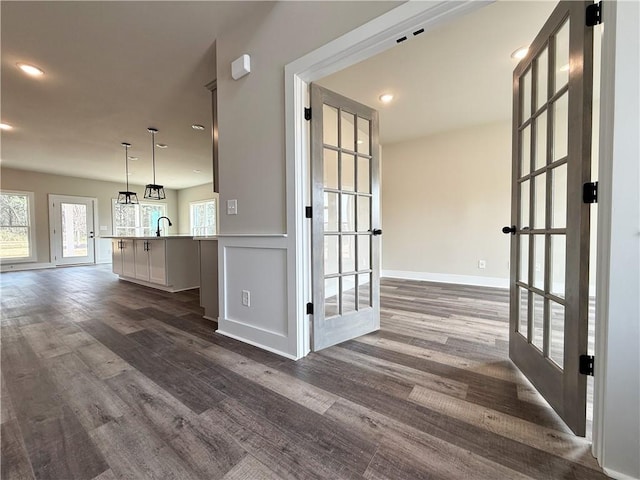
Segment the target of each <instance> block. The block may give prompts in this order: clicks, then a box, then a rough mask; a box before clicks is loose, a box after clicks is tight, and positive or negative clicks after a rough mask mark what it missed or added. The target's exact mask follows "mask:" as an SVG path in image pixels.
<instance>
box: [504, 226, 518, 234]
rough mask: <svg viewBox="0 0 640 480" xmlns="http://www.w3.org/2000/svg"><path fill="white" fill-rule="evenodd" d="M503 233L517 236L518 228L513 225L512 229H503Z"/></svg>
mask: <svg viewBox="0 0 640 480" xmlns="http://www.w3.org/2000/svg"><path fill="white" fill-rule="evenodd" d="M502 233H506V234H507V235H508V234H511V235H515V234H516V226H515V225H511V226H510V227H502Z"/></svg>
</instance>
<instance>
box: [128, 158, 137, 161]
mask: <svg viewBox="0 0 640 480" xmlns="http://www.w3.org/2000/svg"><path fill="white" fill-rule="evenodd" d="M127 158H128V159H129V160H131V161H135V160H138V157H127Z"/></svg>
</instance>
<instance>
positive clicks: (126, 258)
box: [111, 238, 135, 277]
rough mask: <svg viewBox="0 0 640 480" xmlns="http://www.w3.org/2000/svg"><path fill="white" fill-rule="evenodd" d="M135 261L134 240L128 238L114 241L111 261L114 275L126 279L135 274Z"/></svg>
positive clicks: (112, 242)
mask: <svg viewBox="0 0 640 480" xmlns="http://www.w3.org/2000/svg"><path fill="white" fill-rule="evenodd" d="M134 259H135V252H134V244H133V240H131V239H128V238H120V239H115V238H114V239H112V241H111V260H112V267H111V268H112V270H113V273H117V274H118V275H122V276H125V277H131V276H133V275H134V274H135V268H134V265H133V262H134Z"/></svg>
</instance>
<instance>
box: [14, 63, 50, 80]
mask: <svg viewBox="0 0 640 480" xmlns="http://www.w3.org/2000/svg"><path fill="white" fill-rule="evenodd" d="M17 65H18V68H19V69H20V70H22V71H23V72H24V73H26V74H27V75H31V76H32V77H40V76H41V75H44V71H43V70H41V69H39V68H38V67H36V66H34V65H29V64H28V63H18V64H17Z"/></svg>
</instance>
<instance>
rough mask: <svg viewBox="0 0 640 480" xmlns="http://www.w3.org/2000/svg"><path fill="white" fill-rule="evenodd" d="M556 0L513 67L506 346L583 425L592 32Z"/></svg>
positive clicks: (564, 412) (580, 431) (574, 424)
mask: <svg viewBox="0 0 640 480" xmlns="http://www.w3.org/2000/svg"><path fill="white" fill-rule="evenodd" d="M590 3H591V2H578V1H562V2H560V3H559V4H558V6H557V7H556V9H555V10H554V11H553V13H552V14H551V16H550V17H549V19H548V21H547V22H546V24H545V25H544V27H543V28H542V30H541V31H540V33H539V34H538V36H537V37H536V38H535V40H534V41H533V43H532V44H531V46H530V48H529V52H528V54H527V56H526V57H525V58H524V59H523V60H522V61H521V62H520V63H519V64H518V66H517V67H516V69H515V71H514V75H513V167H512V178H513V181H512V213H511V220H512V225H511V227H505V233H511V234H512V237H511V309H510V336H509V355H510V357H511V359H512V360H513V361H514V363H515V364H516V365H517V366H518V368H520V370H522V372H523V373H524V374H525V375H526V376H527V377H528V378H529V380H531V382H532V383H533V384H534V386H535V387H536V388H537V389H538V390H539V391H540V393H541V394H542V395H543V396H544V397H545V398H546V399H547V401H548V402H549V403H550V405H551V406H552V407H553V408H554V409H555V410H556V411H557V412H558V414H559V415H560V416H561V417H562V418H563V420H564V421H565V422H566V424H567V425H568V426H569V427H570V428H571V429H572V430H573V431H574V432H575V433H576V434H577V435H581V436H584V434H585V414H586V385H587V384H586V377H585V376H584V375H582V374H580V373H579V359H580V356H581V355H586V354H587V335H588V293H589V291H588V290H589V287H588V274H589V272H588V271H589V205H588V204H585V203H583V199H582V190H583V185H584V184H585V183H587V182H589V181H590V174H591V172H590V166H591V161H590V158H591V157H590V156H591V102H592V83H593V80H592V68H593V67H592V62H593V58H592V57H593V53H592V49H593V33H592V29H591V28H590V27H587V26H586V25H585V12H586V7H587V5H589V4H590Z"/></svg>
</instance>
